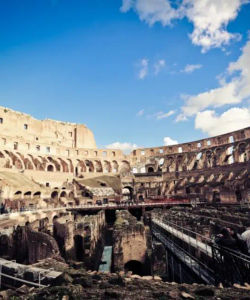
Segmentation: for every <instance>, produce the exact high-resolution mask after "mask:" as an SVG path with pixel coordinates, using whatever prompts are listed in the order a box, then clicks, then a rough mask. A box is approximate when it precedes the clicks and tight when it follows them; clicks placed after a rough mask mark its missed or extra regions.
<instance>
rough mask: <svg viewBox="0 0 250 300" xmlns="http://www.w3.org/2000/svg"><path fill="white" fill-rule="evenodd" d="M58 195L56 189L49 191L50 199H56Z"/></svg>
mask: <svg viewBox="0 0 250 300" xmlns="http://www.w3.org/2000/svg"><path fill="white" fill-rule="evenodd" d="M58 196H59V193H58V191H53V192H52V193H51V199H52V200H58Z"/></svg>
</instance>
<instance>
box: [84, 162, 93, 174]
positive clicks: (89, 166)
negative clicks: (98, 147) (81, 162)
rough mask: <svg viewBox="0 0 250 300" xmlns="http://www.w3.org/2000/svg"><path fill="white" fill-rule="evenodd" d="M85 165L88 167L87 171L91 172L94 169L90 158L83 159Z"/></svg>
mask: <svg viewBox="0 0 250 300" xmlns="http://www.w3.org/2000/svg"><path fill="white" fill-rule="evenodd" d="M85 165H86V167H87V169H88V171H89V172H91V173H92V172H94V171H95V169H94V165H93V163H92V161H90V160H85Z"/></svg>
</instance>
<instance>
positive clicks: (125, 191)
mask: <svg viewBox="0 0 250 300" xmlns="http://www.w3.org/2000/svg"><path fill="white" fill-rule="evenodd" d="M122 196H123V198H124V200H132V199H133V197H134V189H133V188H132V187H131V186H129V185H126V186H124V187H123V188H122Z"/></svg>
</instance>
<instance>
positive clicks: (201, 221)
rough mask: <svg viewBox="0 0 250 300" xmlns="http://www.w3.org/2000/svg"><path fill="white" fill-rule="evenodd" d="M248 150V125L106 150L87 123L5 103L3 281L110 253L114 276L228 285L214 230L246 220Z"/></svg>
mask: <svg viewBox="0 0 250 300" xmlns="http://www.w3.org/2000/svg"><path fill="white" fill-rule="evenodd" d="M249 157H250V128H243V129H241V130H237V131H234V132H230V133H227V134H223V135H220V136H216V137H211V138H207V139H203V140H198V141H193V142H188V143H183V144H178V145H173V146H162V147H154V148H141V149H136V150H134V151H132V152H131V153H130V154H128V155H125V154H124V153H123V152H122V151H120V150H116V149H98V148H97V147H96V142H95V138H94V135H93V133H92V132H91V130H90V129H88V128H87V127H86V126H85V125H82V124H74V123H66V122H60V121H54V120H42V121H40V120H36V119H34V118H33V117H31V116H30V115H27V114H24V113H20V112H16V111H13V110H11V109H8V108H4V107H0V204H1V215H0V228H1V232H0V288H1V282H2V283H3V284H4V287H5V288H6V287H11V288H12V289H13V287H15V288H16V287H20V285H21V284H22V283H24V284H27V286H30V285H34V286H35V287H40V288H43V287H45V286H48V285H51V284H52V285H55V284H56V283H55V281H54V280H57V279H58V278H61V277H62V274H64V273H65V269H67V268H68V267H69V265H70V266H71V267H72V268H78V269H79V268H81V267H83V266H84V268H85V269H89V270H92V271H93V270H98V268H100V267H101V265H102V264H103V260H104V258H102V255H104V253H106V254H105V255H107V257H108V258H107V261H109V263H107V265H106V266H103V265H102V267H101V268H102V269H104V270H105V268H106V269H107V270H106V271H109V272H111V271H114V272H117V273H119V272H127V271H129V272H131V271H132V272H134V273H136V274H137V276H139V277H140V276H143V275H156V274H157V275H160V276H162V278H163V277H164V276H165V277H166V278H167V280H170V281H178V282H179V283H183V282H187V283H192V282H196V281H198V282H200V283H206V284H207V283H209V284H217V283H218V281H220V282H222V281H223V280H222V279H223V276H224V275H223V276H222V277H220V278H219V279H218V278H217V275H216V274H217V273H218V272H219V271H218V270H217V269H215V268H214V267H213V266H215V265H219V258H218V255H217V256H215V254H216V253H217V254H218V253H220V252H218V249H217V248H216V247H215V248H213V246H211V243H212V238H213V235H214V234H215V233H218V232H216V230H217V229H216V228H217V227H218V226H229V225H230V224H231V225H232V224H233V225H234V226H236V227H237V228H238V229H239V230H243V228H244V226H247V223H248V220H249V219H250V208H249V204H250V181H249V168H250V163H249ZM211 207H212V210H211ZM230 207H233V208H232V209H231V208H230ZM230 209H231V214H230ZM211 211H212V212H213V213H211ZM131 214H132V215H133V216H132V215H131ZM195 220H197V222H196V221H195ZM215 223H216V224H215ZM217 225H218V226H217ZM231 225H230V226H231ZM181 226H182V227H181ZM216 226H217V227H216ZM217 231H218V230H217ZM208 239H209V242H208ZM170 240H171V243H170V242H169V241H170ZM193 240H195V241H196V243H195V242H194V241H193ZM185 245H186V246H185ZM106 246H107V248H106V250H105V247H106ZM187 247H188V249H189V252H188V253H187V251H186V250H184V249H187ZM110 249H111V250H110ZM204 249H206V250H204ZM216 249H217V250H216ZM103 250H105V251H106V252H105V251H103ZM110 251H111V252H110ZM112 251H113V252H112ZM182 251H184V252H182ZM216 251H217V252H216ZM102 253H103V254H102ZM184 253H185V255H187V256H188V257H189V258H188V259H187V258H186V256H185V255H184ZM230 255H231V254H230ZM184 258H185V259H184ZM220 258H221V256H220ZM48 259H49V260H51V261H48ZM237 259H242V258H237ZM192 261H194V263H192V264H191V265H190V262H192ZM221 261H223V259H221ZM234 261H236V258H234ZM237 261H238V260H237ZM55 262H56V263H55ZM72 262H73V265H72ZM81 264H83V266H82V265H81ZM243 264H244V268H245V269H247V270H248V271H249V268H250V261H248V260H247V259H246V258H245V260H244V263H243ZM240 265H242V264H240ZM197 266H199V272H198V271H197ZM244 268H243V266H242V270H245V269H244ZM187 269H189V270H190V272H189V271H187ZM20 270H21V271H20ZM201 270H202V272H203V273H202V272H201ZM220 270H221V269H220ZM71 271H72V270H71ZM72 272H73V273H74V271H72ZM89 272H91V271H89ZM197 272H198V273H197ZM244 272H245V271H244ZM191 273H192V276H191V275H190V274H191ZM226 273H228V272H225V274H226ZM74 274H75V273H74ZM88 274H90V273H88ZM91 274H92V273H91ZM124 274H125V273H124ZM124 274H123V275H124ZM126 274H127V273H126ZM204 274H205V275H204ZM223 274H224V273H223ZM64 275H65V274H64ZM92 275H93V274H92ZM92 275H91V276H92ZM94 275H95V276H96V274H94ZM123 275H121V274H120V275H119V276H120V277H121V276H123ZM72 276H73V278H75V277H74V275H72ZM75 276H76V275H75ZM79 276H80V275H79ZM88 276H90V275H88ZM98 276H99V275H98ZM124 276H125V275H124ZM126 276H127V275H126ZM126 276H125V277H126ZM128 276H130V275H128ZM120 277H119V278H120ZM17 278H18V280H17ZM100 278H101V277H100ZM119 278H118V279H117V278H116V280H118V281H119V280H122V281H121V282H122V285H123V284H124V285H126V283H125V282H126V281H127V282H129V279H128V278H127V277H126V278H125V279H126V280H125V279H124V278H123V279H119ZM225 278H227V276H226V275H225ZM241 278H244V280H247V279H246V278H247V277H244V276H243V275H242V277H241ZM1 279H2V280H1ZM64 279H65V277H64ZM74 280H75V279H74ZM74 280H73V279H72V281H70V280H69V281H70V284H72V282H73V281H74ZM91 280H93V279H92V277H91ZM160 280H161V279H160ZM237 280H238V279H237ZM237 280H236V279H235V278H233V279H232V278H231V279H228V278H227V279H225V283H226V284H228V285H232V284H233V283H235V282H236V283H238V282H239V281H237ZM242 280H243V279H242ZM62 282H64V283H65V282H66V283H65V284H68V283H69V282H68V281H67V280H66V281H61V283H60V284H62ZM57 283H58V282H57ZM240 283H241V282H240ZM83 286H84V285H83ZM86 287H88V286H86ZM90 288H92V287H90ZM26 292H27V290H25V292H24V294H25V293H26ZM20 293H22V292H20ZM184 294H185V292H184ZM186 294H187V293H186ZM131 295H132V294H131ZM178 295H179V294H178ZM182 296H183V295H182ZM189 296H190V295H189ZM58 297H59V296H58ZM86 297H87V296H86ZM110 297H111V296H110ZM131 297H132V296H131ZM133 297H134V298H133V299H141V298H136V297H135V296H133ZM180 297H181V296H180ZM183 297H184V296H183ZM191 297H193V296H191ZM45 298H46V295H45ZM45 298H38V299H45ZM111 298H112V297H111ZM118 298H119V297H118ZM175 298H178V297H175ZM184 298H185V297H184ZM51 299H53V298H51ZM55 299H60V297H59V298H55ZM65 299H66V298H65ZM67 299H68V298H67ZM76 299H77V298H76ZM84 299H85V298H84ZM103 299H104V298H103ZM105 299H106V298H105ZM107 299H108V298H107ZM122 299H125V298H122ZM126 299H127V298H126ZM128 299H129V298H128ZM144 299H145V298H144ZM150 299H151V298H150ZM164 299H165V298H164Z"/></svg>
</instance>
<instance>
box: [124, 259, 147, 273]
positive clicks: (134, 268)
mask: <svg viewBox="0 0 250 300" xmlns="http://www.w3.org/2000/svg"><path fill="white" fill-rule="evenodd" d="M124 271H125V272H129V271H130V272H132V273H133V274H137V275H140V276H143V275H144V268H143V264H142V263H141V262H139V261H137V260H130V261H128V262H127V263H126V264H125V265H124Z"/></svg>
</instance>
